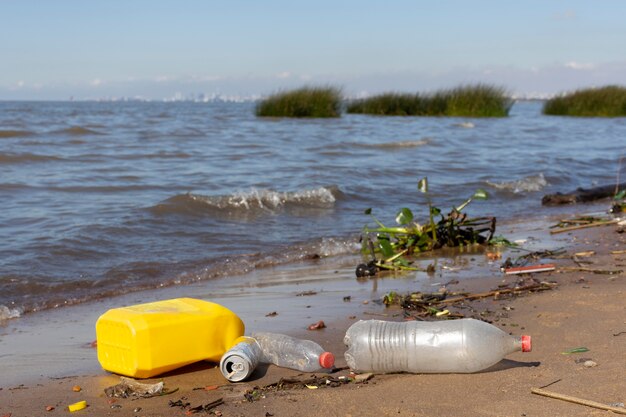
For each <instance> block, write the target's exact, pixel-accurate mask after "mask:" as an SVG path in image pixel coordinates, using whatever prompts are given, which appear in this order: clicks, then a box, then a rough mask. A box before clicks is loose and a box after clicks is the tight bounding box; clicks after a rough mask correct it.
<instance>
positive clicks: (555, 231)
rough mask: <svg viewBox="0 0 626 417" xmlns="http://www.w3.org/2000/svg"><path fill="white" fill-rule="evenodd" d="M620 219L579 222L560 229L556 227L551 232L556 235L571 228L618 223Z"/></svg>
mask: <svg viewBox="0 0 626 417" xmlns="http://www.w3.org/2000/svg"><path fill="white" fill-rule="evenodd" d="M617 222H618V220H617V219H615V220H606V221H602V222H595V223H589V224H579V225H576V226H569V227H562V228H560V229H555V230H550V234H552V235H555V234H557V233H565V232H569V231H571V230H579V229H587V228H589V227H598V226H606V225H609V224H615V223H617Z"/></svg>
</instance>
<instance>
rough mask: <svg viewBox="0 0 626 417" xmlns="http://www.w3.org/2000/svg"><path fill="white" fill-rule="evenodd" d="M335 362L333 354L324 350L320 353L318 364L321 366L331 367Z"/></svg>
mask: <svg viewBox="0 0 626 417" xmlns="http://www.w3.org/2000/svg"><path fill="white" fill-rule="evenodd" d="M334 364H335V355H333V354H332V353H330V352H324V353H322V354H321V355H320V365H321V366H322V368H329V369H330V368H332V367H333V365H334Z"/></svg>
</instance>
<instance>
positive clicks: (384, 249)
mask: <svg viewBox="0 0 626 417" xmlns="http://www.w3.org/2000/svg"><path fill="white" fill-rule="evenodd" d="M378 246H379V247H380V251H381V253H382V254H383V258H391V257H392V256H394V255H395V254H396V253H395V252H394V250H393V247H392V246H391V243H389V240H388V239H385V238H382V239H381V237H379V238H378Z"/></svg>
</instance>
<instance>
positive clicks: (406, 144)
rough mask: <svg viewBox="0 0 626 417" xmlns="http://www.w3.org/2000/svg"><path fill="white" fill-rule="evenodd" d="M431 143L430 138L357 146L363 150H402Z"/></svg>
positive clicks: (360, 144)
mask: <svg viewBox="0 0 626 417" xmlns="http://www.w3.org/2000/svg"><path fill="white" fill-rule="evenodd" d="M430 142H431V139H430V138H424V139H415V140H402V141H396V142H383V143H359V144H357V145H358V146H360V147H363V148H375V149H402V148H417V147H418V146H424V145H428V144H429V143H430Z"/></svg>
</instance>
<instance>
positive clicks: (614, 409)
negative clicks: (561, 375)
mask: <svg viewBox="0 0 626 417" xmlns="http://www.w3.org/2000/svg"><path fill="white" fill-rule="evenodd" d="M530 392H532V393H533V394H537V395H543V396H544V397H550V398H556V399H557V400H563V401H569V402H571V403H575V404H580V405H586V406H587V407H593V408H599V409H600V410H607V411H612V412H614V413H617V414H626V408H621V407H612V406H610V405H606V404H602V403H598V402H595V401H590V400H585V399H582V398H576V397H572V396H570V395H565V394H559V393H556V392H552V391H546V390H544V389H541V388H532V389H531V390H530Z"/></svg>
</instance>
